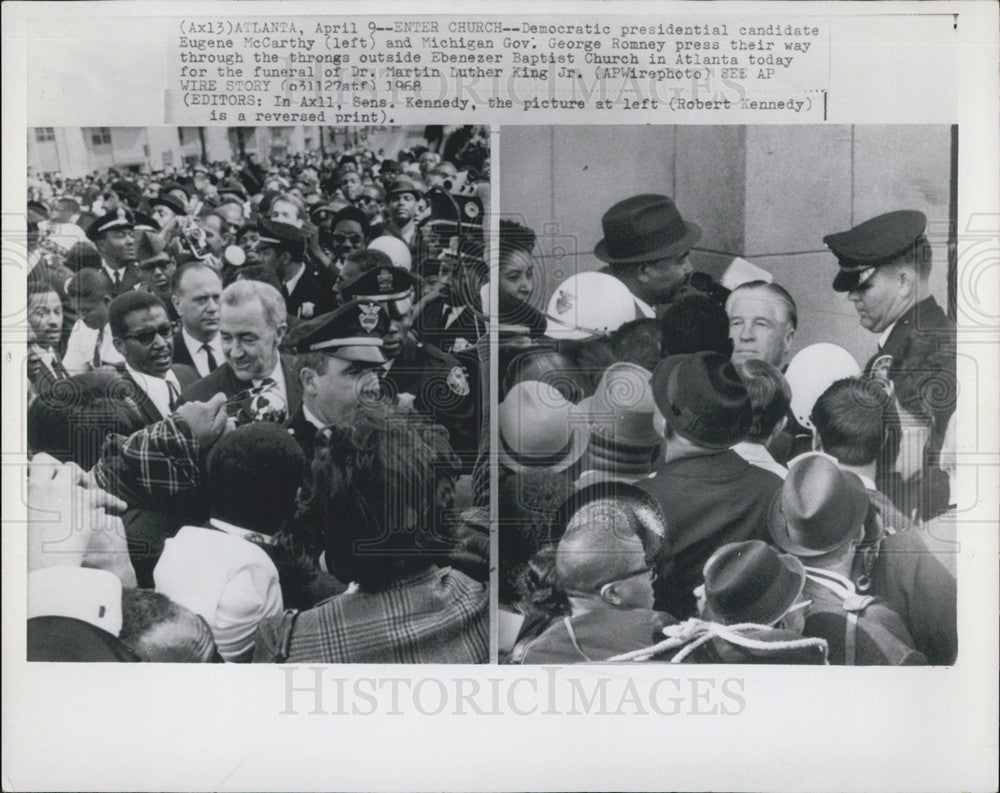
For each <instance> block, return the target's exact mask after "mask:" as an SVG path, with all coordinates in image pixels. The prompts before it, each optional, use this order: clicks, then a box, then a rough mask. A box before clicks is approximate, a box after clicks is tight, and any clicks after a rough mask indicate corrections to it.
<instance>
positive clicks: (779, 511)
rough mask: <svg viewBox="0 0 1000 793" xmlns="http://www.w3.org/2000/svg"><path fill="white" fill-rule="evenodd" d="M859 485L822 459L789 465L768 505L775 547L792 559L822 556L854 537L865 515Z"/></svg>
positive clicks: (864, 497)
mask: <svg viewBox="0 0 1000 793" xmlns="http://www.w3.org/2000/svg"><path fill="white" fill-rule="evenodd" d="M868 507H869V498H868V492H867V491H866V490H865V486H864V485H863V484H862V482H861V480H860V479H859V478H858V477H857V476H856V475H854V474H852V473H850V472H849V471H844V470H842V469H841V468H840V467H839V466H838V465H837V464H836V463H835V462H834V461H833V460H831V459H829V458H828V457H826V456H824V455H821V454H810V455H806V456H803V457H801V458H799V460H797V461H796V462H793V463H792V465H791V466H790V467H789V469H788V476H787V477H785V483H784V485H782V487H781V490H779V491H778V492H777V493H776V494H775V496H774V501H772V502H771V511H770V514H769V515H768V529H769V530H770V532H771V538H772V539H773V540H774V543H775V544H776V545H777V546H778V547H779V548H781V549H782V550H785V551H788V552H789V553H793V554H795V555H796V556H805V557H809V556H822V555H823V554H827V553H830V552H832V551H836V550H839V549H841V548H843V547H844V546H845V545H847V544H848V543H849V542H851V540H853V539H855V538H856V537H857V536H858V529H860V528H861V526H862V525H863V523H864V520H865V517H866V515H867V514H868Z"/></svg>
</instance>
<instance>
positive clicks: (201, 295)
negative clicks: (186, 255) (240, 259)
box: [172, 261, 226, 377]
mask: <svg viewBox="0 0 1000 793" xmlns="http://www.w3.org/2000/svg"><path fill="white" fill-rule="evenodd" d="M221 297H222V281H221V280H219V276H218V274H217V273H216V272H215V270H213V269H212V268H211V267H209V266H207V265H205V264H202V263H201V262H199V261H193V262H187V263H186V264H182V265H181V266H180V267H178V268H177V272H176V273H174V279H173V297H172V300H173V304H174V309H175V310H176V311H177V314H178V316H179V317H180V321H181V327H180V330H178V331H177V333H176V334H174V363H182V364H186V365H188V366H193V367H194V368H195V369H196V370H197V372H198V375H199V377H205V376H206V375H208V374H211V373H212V372H214V371H215V370H216V369H218V368H219V367H220V366H221V365H222V364H223V363H225V360H226V359H225V355H224V354H223V352H222V340H221V339H220V337H219V300H220V299H221Z"/></svg>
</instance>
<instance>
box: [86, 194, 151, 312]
mask: <svg viewBox="0 0 1000 793" xmlns="http://www.w3.org/2000/svg"><path fill="white" fill-rule="evenodd" d="M134 229H135V215H134V214H133V213H132V212H131V211H129V210H128V209H126V208H125V207H118V208H117V209H115V210H113V211H111V212H108V213H107V214H105V215H102V216H101V217H99V218H98V219H97V220H95V221H94V223H93V225H91V226H90V228H89V229H87V237H88V238H89V239H90V241H91V242H93V243H94V247H96V248H97V251H98V253H100V254H101V269H102V270H104V272H105V273H107V275H108V278H110V279H111V296H112V297H118V295H120V294H122V293H124V292H128V291H130V290H132V289H135V288H136V287H137V286H139V285H140V284H141V283H142V273H141V272H140V271H139V268H138V267H137V266H136V263H135V236H134V234H133V230H134Z"/></svg>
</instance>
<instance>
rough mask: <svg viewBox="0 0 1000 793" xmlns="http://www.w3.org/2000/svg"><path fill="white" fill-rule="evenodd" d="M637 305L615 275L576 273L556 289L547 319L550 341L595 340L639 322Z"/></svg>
mask: <svg viewBox="0 0 1000 793" xmlns="http://www.w3.org/2000/svg"><path fill="white" fill-rule="evenodd" d="M637 311H638V304H637V303H636V300H635V298H634V297H633V295H632V293H631V292H630V291H629V289H628V287H627V286H625V284H623V283H622V282H621V281H619V280H618V279H617V278H615V277H614V276H613V275H608V274H607V273H600V272H596V271H593V272H585V273H577V274H576V275H574V276H570V277H569V278H567V279H566V280H565V281H563V282H562V283H561V284H559V286H557V287H556V291H555V292H554V293H553V295H552V297H551V299H550V300H549V306H548V309H546V312H545V317H546V319H547V320H548V326H547V327H546V329H545V335H546V336H548V337H549V338H551V339H595V338H599V337H601V336H606V335H607V334H609V333H611V331H614V330H618V328H620V327H621V326H622V325H624V324H625V323H626V322H630V321H631V320H633V319H636V318H637V316H641V314H639V315H637Z"/></svg>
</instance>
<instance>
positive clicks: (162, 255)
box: [135, 231, 170, 268]
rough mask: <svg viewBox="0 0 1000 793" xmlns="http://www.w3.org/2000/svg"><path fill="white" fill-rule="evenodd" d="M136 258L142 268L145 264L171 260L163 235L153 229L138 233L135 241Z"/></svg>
mask: <svg viewBox="0 0 1000 793" xmlns="http://www.w3.org/2000/svg"><path fill="white" fill-rule="evenodd" d="M135 260H136V263H137V264H138V265H139V267H140V268H141V267H142V266H143V265H144V264H152V263H153V262H169V261H170V254H169V253H168V252H167V243H166V242H165V241H164V239H163V237H161V236H160V235H159V234H156V233H154V232H152V231H143V232H142V233H141V234H139V235H137V239H136V243H135Z"/></svg>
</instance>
